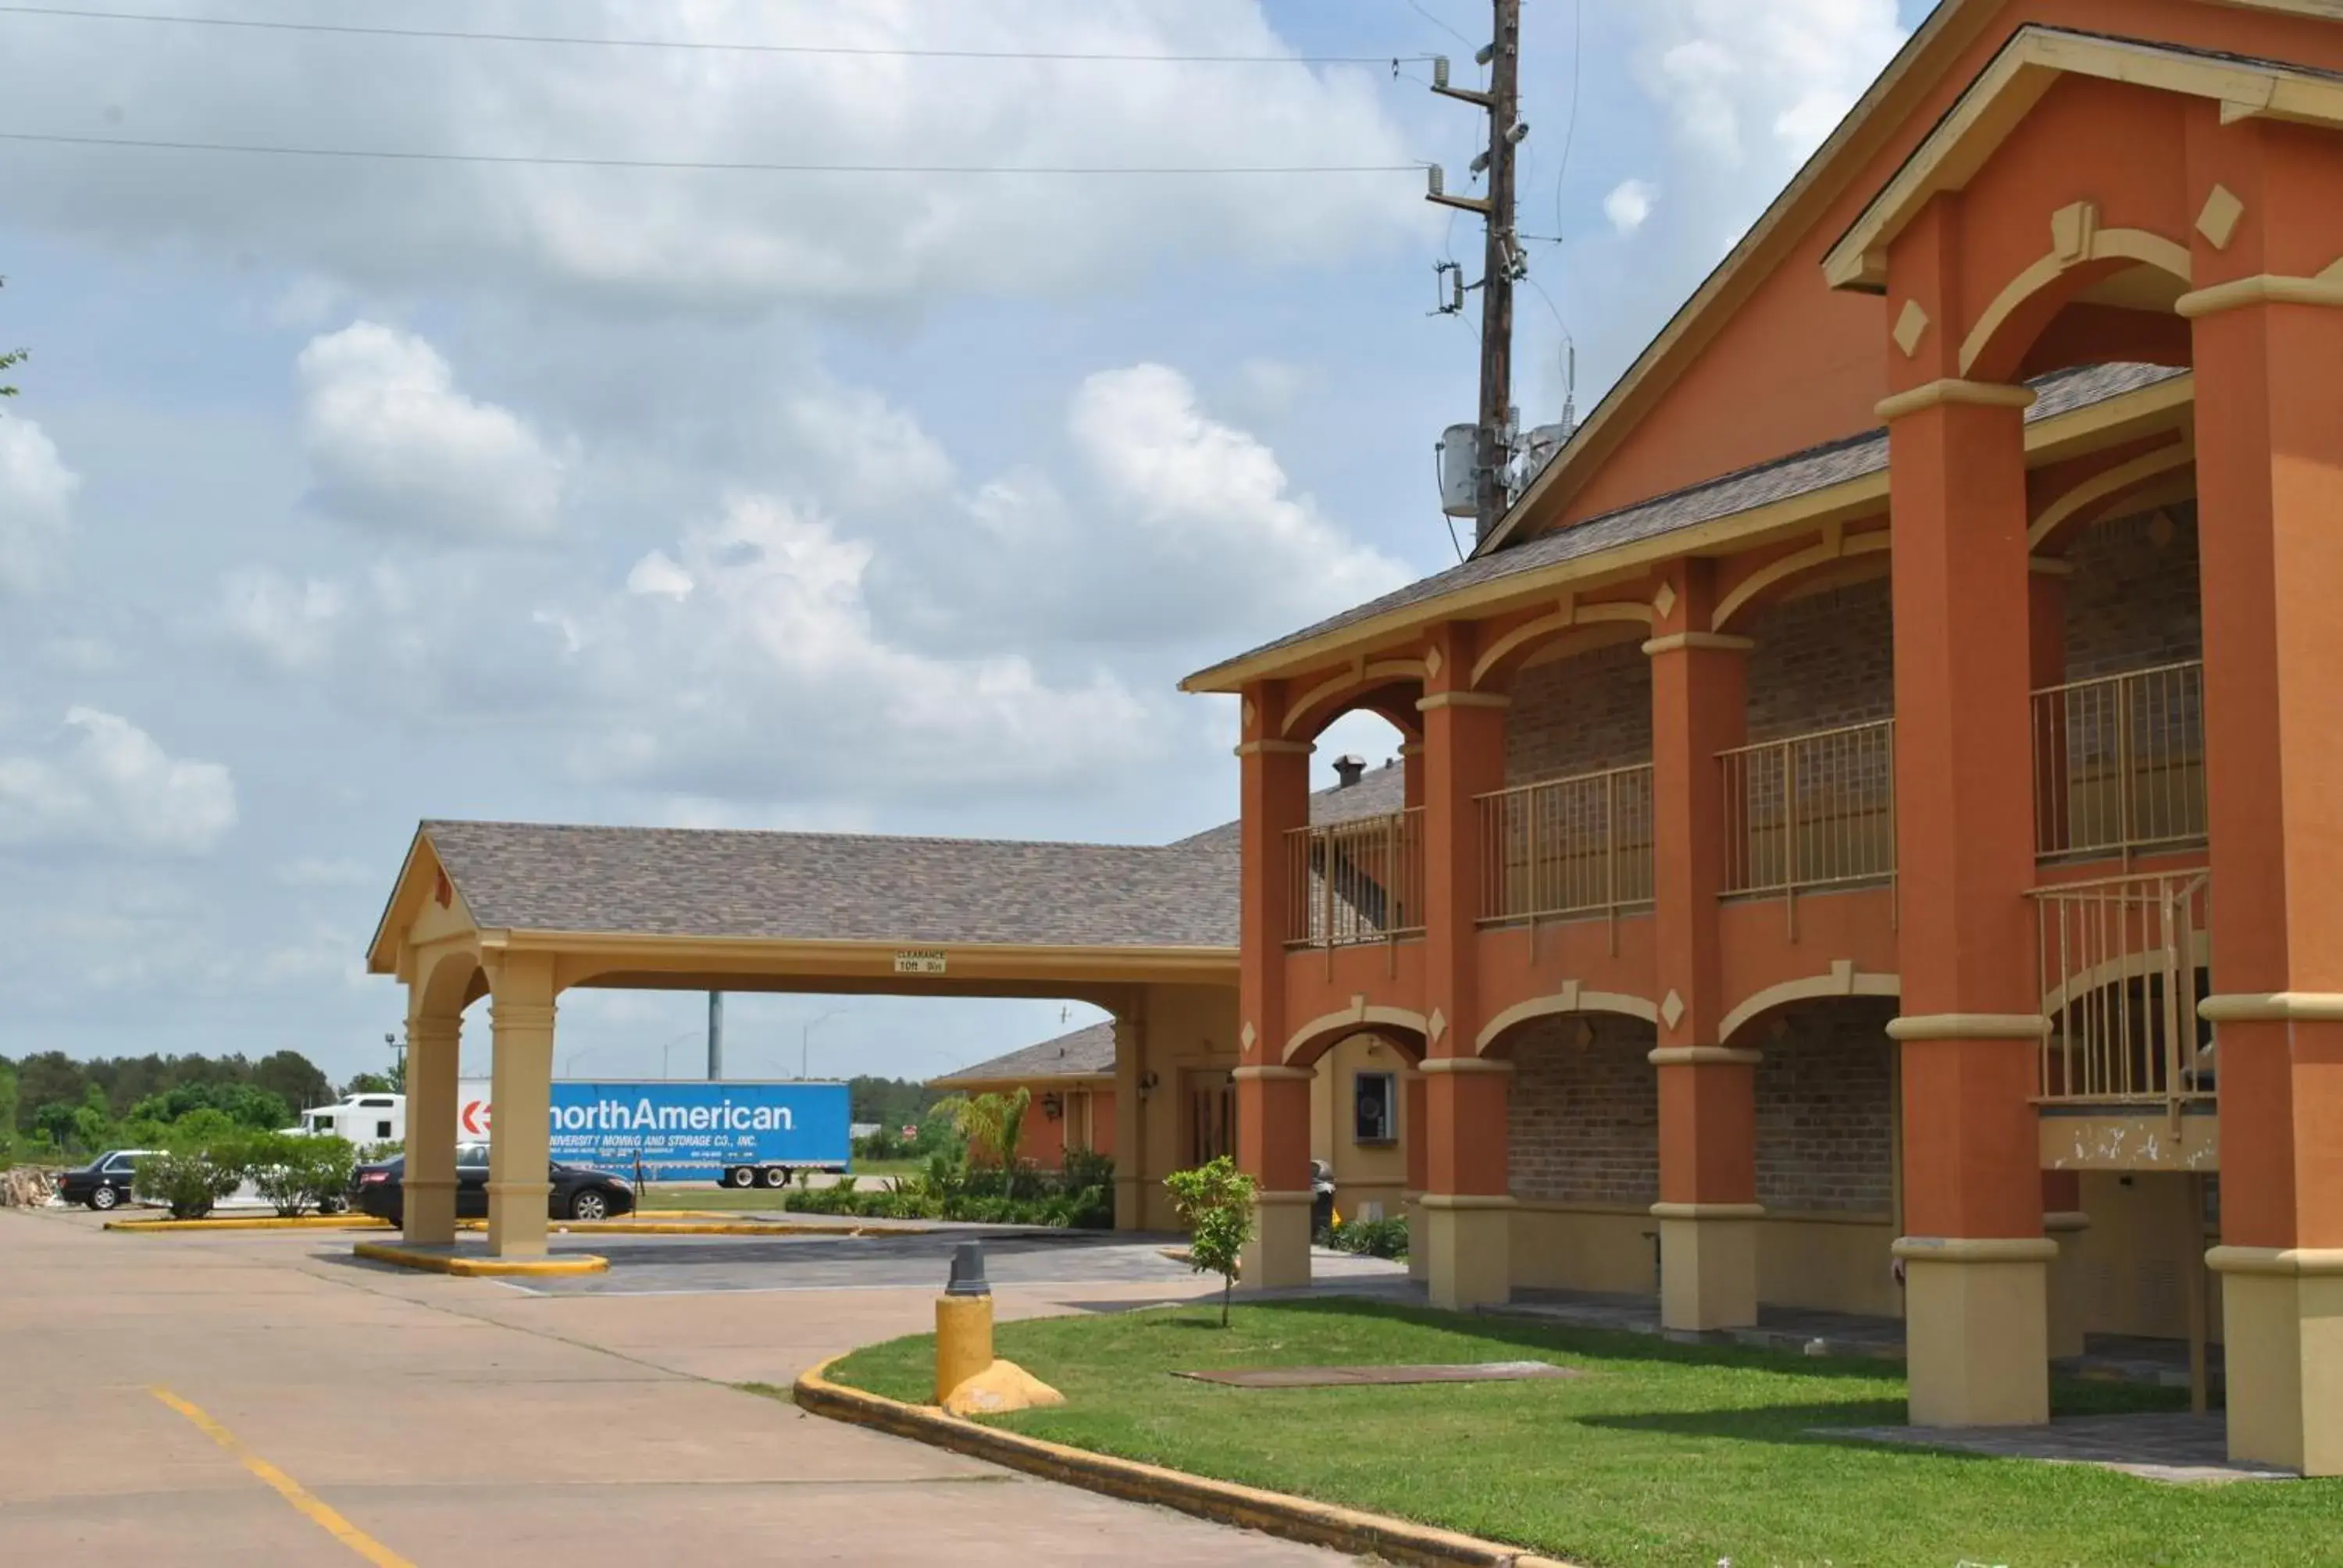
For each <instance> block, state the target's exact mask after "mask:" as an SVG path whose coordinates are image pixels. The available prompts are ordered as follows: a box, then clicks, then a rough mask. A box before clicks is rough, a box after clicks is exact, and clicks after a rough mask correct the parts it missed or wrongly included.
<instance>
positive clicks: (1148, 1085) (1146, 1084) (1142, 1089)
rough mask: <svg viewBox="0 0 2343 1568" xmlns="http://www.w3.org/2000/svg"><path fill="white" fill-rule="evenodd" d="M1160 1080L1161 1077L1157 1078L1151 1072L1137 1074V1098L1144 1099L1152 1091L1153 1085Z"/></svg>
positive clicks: (1153, 1090)
mask: <svg viewBox="0 0 2343 1568" xmlns="http://www.w3.org/2000/svg"><path fill="white" fill-rule="evenodd" d="M1160 1082H1161V1079H1159V1078H1157V1077H1156V1076H1155V1075H1154V1074H1153V1073H1151V1072H1142V1073H1141V1074H1140V1075H1139V1098H1140V1099H1141V1100H1144V1099H1146V1098H1147V1097H1148V1096H1149V1095H1151V1094H1152V1093H1154V1092H1155V1086H1156V1085H1157V1084H1158V1083H1160Z"/></svg>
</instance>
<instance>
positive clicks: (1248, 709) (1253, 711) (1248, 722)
mask: <svg viewBox="0 0 2343 1568" xmlns="http://www.w3.org/2000/svg"><path fill="white" fill-rule="evenodd" d="M1260 717H1261V710H1260V709H1257V708H1255V707H1253V705H1252V698H1250V697H1248V698H1246V699H1244V727H1245V728H1246V729H1252V726H1253V721H1254V720H1255V719H1259V718H1260Z"/></svg>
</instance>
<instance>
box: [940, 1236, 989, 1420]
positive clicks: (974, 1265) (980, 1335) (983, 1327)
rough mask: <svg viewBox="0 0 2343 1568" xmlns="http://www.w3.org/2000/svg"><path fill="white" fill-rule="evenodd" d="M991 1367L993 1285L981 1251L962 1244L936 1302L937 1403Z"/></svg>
mask: <svg viewBox="0 0 2343 1568" xmlns="http://www.w3.org/2000/svg"><path fill="white" fill-rule="evenodd" d="M991 1365H992V1285H991V1283H990V1282H989V1281H987V1280H986V1279H985V1277H984V1249H983V1248H982V1247H980V1246H979V1245H978V1244H977V1243H976V1242H974V1241H962V1242H961V1243H960V1247H959V1249H958V1250H957V1251H954V1252H953V1254H952V1265H951V1279H950V1282H949V1283H947V1284H946V1285H945V1286H944V1293H943V1294H942V1295H940V1296H938V1297H937V1298H936V1402H937V1403H938V1404H941V1403H943V1402H944V1401H945V1400H946V1399H947V1398H949V1397H950V1394H951V1391H952V1390H954V1389H956V1388H958V1387H959V1386H960V1384H961V1383H963V1382H967V1381H968V1380H969V1379H970V1378H972V1377H974V1376H975V1375H976V1374H977V1373H979V1372H983V1371H985V1370H986V1369H987V1368H989V1367H990V1366H991Z"/></svg>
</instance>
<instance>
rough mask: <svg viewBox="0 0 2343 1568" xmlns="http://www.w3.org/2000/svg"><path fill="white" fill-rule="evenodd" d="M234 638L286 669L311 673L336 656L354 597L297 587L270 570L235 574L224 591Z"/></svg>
mask: <svg viewBox="0 0 2343 1568" xmlns="http://www.w3.org/2000/svg"><path fill="white" fill-rule="evenodd" d="M220 598H221V607H220V614H221V619H222V623H223V624H224V625H225V627H226V630H227V634H228V636H229V637H230V638H233V639H235V640H236V642H238V643H241V644H243V645H244V646H246V647H247V648H252V649H254V650H255V651H256V652H258V653H259V654H260V655H261V656H262V657H263V658H266V659H267V660H268V661H269V662H270V663H272V664H274V665H277V667H279V668H285V669H310V668H316V667H317V665H319V664H321V663H323V662H324V661H325V659H326V658H327V655H328V654H329V653H331V652H332V651H333V646H334V636H335V633H336V632H337V630H338V629H339V625H340V622H341V619H342V616H343V612H344V611H345V609H347V598H348V596H347V594H346V593H345V592H344V590H343V589H342V588H341V586H340V585H339V584H337V583H330V582H320V581H318V580H317V579H316V578H311V579H310V580H309V581H307V582H305V583H297V582H295V581H293V580H292V579H291V578H287V577H286V576H285V575H283V574H282V573H280V572H277V571H274V570H272V569H270V568H266V567H246V568H243V569H241V570H238V571H234V572H230V573H229V574H228V575H227V576H226V578H224V579H223V580H222V582H221V585H220Z"/></svg>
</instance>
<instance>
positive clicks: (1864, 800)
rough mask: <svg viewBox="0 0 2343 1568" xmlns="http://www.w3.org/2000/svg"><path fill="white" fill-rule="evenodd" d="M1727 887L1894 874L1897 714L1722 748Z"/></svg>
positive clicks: (1791, 888)
mask: <svg viewBox="0 0 2343 1568" xmlns="http://www.w3.org/2000/svg"><path fill="white" fill-rule="evenodd" d="M1716 760H1717V766H1718V767H1720V768H1722V769H1724V771H1725V892H1726V893H1727V894H1751V893H1780V894H1785V895H1787V896H1790V897H1793V898H1795V895H1796V894H1798V893H1799V892H1802V891H1804V890H1807V889H1812V888H1832V887H1841V886H1845V885H1847V884H1850V883H1857V882H1873V881H1879V880H1882V879H1892V878H1893V877H1894V876H1895V874H1896V721H1895V720H1894V719H1880V720H1878V721H1876V722H1875V723H1871V724H1853V725H1847V726H1845V727H1844V728H1841V729H1824V730H1818V731H1815V733H1813V734H1810V735H1794V736H1791V737H1789V738H1788V739H1784V740H1768V741H1765V742H1764V743H1762V744H1760V745H1756V746H1740V747H1735V749H1732V750H1730V751H1720V752H1718V753H1717V757H1716Z"/></svg>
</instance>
